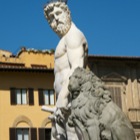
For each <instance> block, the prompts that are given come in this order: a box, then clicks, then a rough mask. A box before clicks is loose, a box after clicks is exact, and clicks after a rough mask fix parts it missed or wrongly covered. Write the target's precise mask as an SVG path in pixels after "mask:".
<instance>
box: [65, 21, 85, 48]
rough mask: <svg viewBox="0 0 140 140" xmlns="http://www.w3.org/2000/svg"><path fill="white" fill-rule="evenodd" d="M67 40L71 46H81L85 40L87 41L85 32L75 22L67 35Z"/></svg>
mask: <svg viewBox="0 0 140 140" xmlns="http://www.w3.org/2000/svg"><path fill="white" fill-rule="evenodd" d="M65 41H66V42H67V43H66V44H69V45H70V46H80V45H81V44H83V42H87V40H86V37H85V36H84V34H83V32H82V31H81V30H80V29H78V28H77V26H76V25H75V24H74V23H72V24H71V28H70V30H69V31H68V33H67V34H66V35H65Z"/></svg>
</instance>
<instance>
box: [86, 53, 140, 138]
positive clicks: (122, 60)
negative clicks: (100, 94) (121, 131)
mask: <svg viewBox="0 0 140 140" xmlns="http://www.w3.org/2000/svg"><path fill="white" fill-rule="evenodd" d="M88 60H89V67H90V69H91V70H92V71H93V72H94V73H95V74H96V75H97V76H98V77H99V78H100V79H101V80H102V81H104V83H105V85H106V87H107V88H108V90H110V91H111V95H112V99H113V101H114V102H115V103H116V104H117V105H118V106H119V107H120V108H121V109H122V111H123V112H124V113H125V114H126V116H127V117H128V118H129V119H130V121H131V123H132V125H133V127H134V130H135V133H136V140H140V57H115V56H114V57H113V56H89V57H88Z"/></svg>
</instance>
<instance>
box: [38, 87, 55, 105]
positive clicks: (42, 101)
mask: <svg viewBox="0 0 140 140" xmlns="http://www.w3.org/2000/svg"><path fill="white" fill-rule="evenodd" d="M38 97H39V105H54V104H55V95H54V90H51V89H49V90H48V89H47V90H44V89H39V90H38Z"/></svg>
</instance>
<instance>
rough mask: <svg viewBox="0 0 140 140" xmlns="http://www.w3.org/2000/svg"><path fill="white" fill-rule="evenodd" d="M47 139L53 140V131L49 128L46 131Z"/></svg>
mask: <svg viewBox="0 0 140 140" xmlns="http://www.w3.org/2000/svg"><path fill="white" fill-rule="evenodd" d="M45 138H46V139H47V140H51V129H49V128H47V129H45Z"/></svg>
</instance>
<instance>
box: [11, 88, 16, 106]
mask: <svg viewBox="0 0 140 140" xmlns="http://www.w3.org/2000/svg"><path fill="white" fill-rule="evenodd" d="M10 100H11V105H16V104H17V103H16V90H15V88H10Z"/></svg>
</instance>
